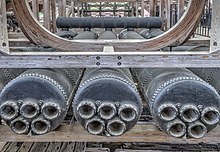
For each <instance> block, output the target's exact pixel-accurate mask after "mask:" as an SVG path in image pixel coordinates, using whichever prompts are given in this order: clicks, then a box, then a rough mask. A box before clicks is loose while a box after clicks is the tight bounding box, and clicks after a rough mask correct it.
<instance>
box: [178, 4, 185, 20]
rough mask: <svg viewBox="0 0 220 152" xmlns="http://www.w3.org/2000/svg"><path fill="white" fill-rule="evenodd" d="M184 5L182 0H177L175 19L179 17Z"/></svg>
mask: <svg viewBox="0 0 220 152" xmlns="http://www.w3.org/2000/svg"><path fill="white" fill-rule="evenodd" d="M184 5H185V1H184V0H178V13H177V19H178V20H179V19H180V18H181V16H182V15H183V13H184Z"/></svg>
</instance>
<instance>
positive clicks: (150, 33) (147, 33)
mask: <svg viewBox="0 0 220 152" xmlns="http://www.w3.org/2000/svg"><path fill="white" fill-rule="evenodd" d="M163 33H164V31H162V30H161V29H160V28H158V29H143V30H141V31H140V32H139V34H140V35H141V36H143V37H144V38H145V39H151V38H154V37H157V36H159V35H161V34H163Z"/></svg>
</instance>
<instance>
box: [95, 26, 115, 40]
mask: <svg viewBox="0 0 220 152" xmlns="http://www.w3.org/2000/svg"><path fill="white" fill-rule="evenodd" d="M98 39H100V40H101V39H117V35H116V34H115V33H114V32H113V31H112V29H109V28H108V29H105V31H104V32H102V33H100V34H99V38H98Z"/></svg>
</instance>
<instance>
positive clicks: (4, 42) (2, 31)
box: [0, 0, 9, 54]
mask: <svg viewBox="0 0 220 152" xmlns="http://www.w3.org/2000/svg"><path fill="white" fill-rule="evenodd" d="M0 52H3V53H7V54H8V53H9V45H8V30H7V19H6V5H5V0H1V1H0Z"/></svg>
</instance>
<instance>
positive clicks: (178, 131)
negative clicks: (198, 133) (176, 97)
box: [166, 119, 186, 138]
mask: <svg viewBox="0 0 220 152" xmlns="http://www.w3.org/2000/svg"><path fill="white" fill-rule="evenodd" d="M166 128H167V133H168V134H170V135H171V136H173V137H176V138H180V137H183V136H184V135H185V134H186V126H185V124H184V123H183V122H182V121H181V120H179V119H175V120H174V121H172V122H169V123H168V124H167V126H166Z"/></svg>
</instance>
